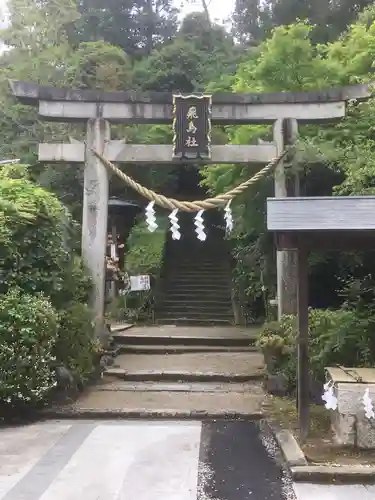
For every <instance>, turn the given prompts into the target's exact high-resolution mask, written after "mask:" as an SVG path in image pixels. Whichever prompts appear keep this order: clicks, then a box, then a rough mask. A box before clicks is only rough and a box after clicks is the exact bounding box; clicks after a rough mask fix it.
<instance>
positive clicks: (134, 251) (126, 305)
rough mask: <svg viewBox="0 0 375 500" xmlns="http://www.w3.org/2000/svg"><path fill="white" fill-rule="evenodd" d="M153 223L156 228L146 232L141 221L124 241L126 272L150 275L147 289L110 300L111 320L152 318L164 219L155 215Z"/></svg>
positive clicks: (162, 246)
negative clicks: (155, 219) (125, 247)
mask: <svg viewBox="0 0 375 500" xmlns="http://www.w3.org/2000/svg"><path fill="white" fill-rule="evenodd" d="M157 224H158V226H159V227H158V229H157V230H156V231H154V232H153V233H150V231H148V229H147V227H146V224H145V223H144V222H143V221H141V222H139V223H138V224H136V225H135V226H134V227H133V229H132V230H131V232H130V235H129V237H128V240H127V249H128V250H127V253H126V261H125V270H126V272H127V273H128V275H139V274H148V275H150V281H151V290H147V291H140V292H128V293H127V294H126V295H125V296H121V297H118V298H117V299H115V300H114V301H113V302H111V303H110V304H109V305H108V307H107V314H108V315H109V316H110V317H111V318H113V319H116V320H120V319H124V318H127V319H128V320H130V321H140V320H146V321H150V320H152V317H153V312H154V307H155V303H156V300H157V296H158V291H159V284H160V279H161V272H162V267H163V259H164V247H165V243H166V238H167V231H168V220H167V218H166V217H163V216H157Z"/></svg>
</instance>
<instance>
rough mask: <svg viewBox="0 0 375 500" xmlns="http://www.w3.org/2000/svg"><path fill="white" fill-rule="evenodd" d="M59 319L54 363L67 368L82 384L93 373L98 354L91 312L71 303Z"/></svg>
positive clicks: (83, 305) (82, 306) (85, 307)
mask: <svg viewBox="0 0 375 500" xmlns="http://www.w3.org/2000/svg"><path fill="white" fill-rule="evenodd" d="M59 317H60V328H59V331H58V336H57V341H56V344H55V348H54V354H55V356H56V361H57V363H58V364H61V365H63V366H64V367H65V368H68V369H69V370H70V371H71V372H72V373H73V376H74V378H75V380H76V381H77V382H78V383H83V382H85V381H87V379H88V378H89V377H90V375H91V374H92V372H93V367H94V364H95V356H96V353H97V352H98V346H97V344H96V341H95V337H94V328H93V324H92V314H91V311H90V309H89V308H88V307H87V306H86V305H85V304H79V303H72V304H71V305H70V306H69V307H67V308H66V309H65V310H64V311H62V312H61V313H60V315H59Z"/></svg>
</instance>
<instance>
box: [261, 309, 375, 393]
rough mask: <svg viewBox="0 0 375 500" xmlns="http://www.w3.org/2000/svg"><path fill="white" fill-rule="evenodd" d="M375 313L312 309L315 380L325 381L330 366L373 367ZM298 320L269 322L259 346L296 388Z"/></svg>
mask: <svg viewBox="0 0 375 500" xmlns="http://www.w3.org/2000/svg"><path fill="white" fill-rule="evenodd" d="M374 339H375V316H374V315H372V314H368V313H366V314H360V313H358V311H355V310H352V309H340V310H337V311H333V310H324V309H312V310H310V314H309V352H310V369H311V376H312V379H313V380H316V381H320V382H323V381H324V376H325V374H324V369H325V367H328V366H335V365H342V366H347V367H351V366H357V367H370V366H373V365H374V363H375V340H374ZM296 341H297V330H296V319H295V318H294V317H293V316H285V317H283V318H282V319H281V321H280V322H272V323H266V324H265V325H264V328H263V330H262V332H261V335H260V337H259V340H258V346H259V347H261V348H262V349H263V351H264V352H265V353H267V354H270V353H271V354H272V355H273V356H274V357H275V359H276V366H275V367H274V370H275V371H276V372H282V373H284V374H285V375H286V376H287V377H288V380H289V385H290V389H291V390H294V389H295V388H296V373H297V365H296V363H297V350H296Z"/></svg>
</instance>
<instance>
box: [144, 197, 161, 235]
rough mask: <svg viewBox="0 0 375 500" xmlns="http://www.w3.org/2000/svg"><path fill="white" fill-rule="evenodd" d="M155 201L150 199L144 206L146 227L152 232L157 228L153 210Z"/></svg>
mask: <svg viewBox="0 0 375 500" xmlns="http://www.w3.org/2000/svg"><path fill="white" fill-rule="evenodd" d="M154 205H155V202H154V201H151V203H149V204H148V205H147V207H146V224H147V229H148V230H149V231H150V232H151V233H153V232H154V231H156V229H157V228H158V225H157V224H156V217H155V210H154Z"/></svg>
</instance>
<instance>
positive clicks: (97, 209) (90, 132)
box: [82, 119, 110, 337]
mask: <svg viewBox="0 0 375 500" xmlns="http://www.w3.org/2000/svg"><path fill="white" fill-rule="evenodd" d="M109 140H110V126H109V122H108V121H106V120H103V119H93V120H88V122H87V138H86V150H85V171H84V195H83V217H82V256H83V259H84V261H85V263H86V266H87V267H88V269H89V271H90V273H91V276H92V279H93V284H94V293H93V297H92V307H93V310H94V314H95V333H96V335H97V337H101V336H102V333H103V331H104V329H103V326H104V304H105V272H106V253H107V223H108V189H109V188H108V184H109V182H108V173H107V169H106V168H105V166H104V165H103V164H102V163H101V161H100V160H99V159H98V158H97V157H96V156H95V155H94V154H93V153H92V152H91V148H92V147H93V148H95V149H96V150H97V151H99V152H101V153H102V154H103V153H104V148H105V145H106V142H108V141H109Z"/></svg>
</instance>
